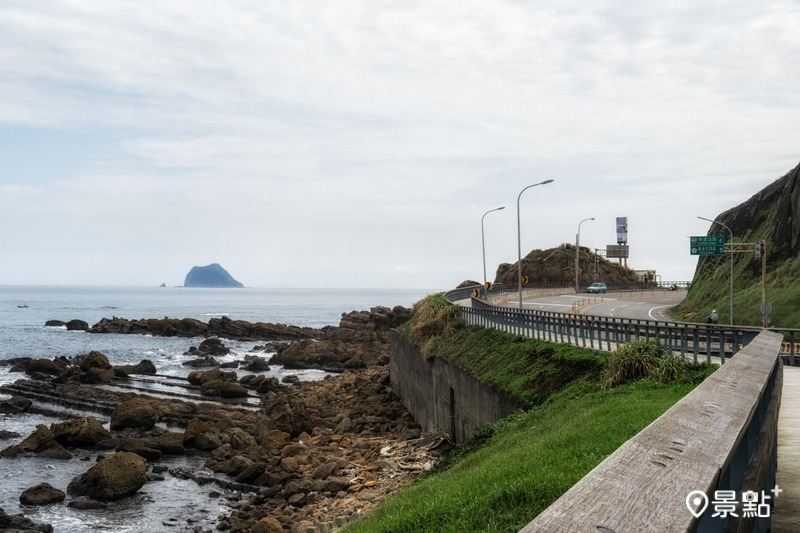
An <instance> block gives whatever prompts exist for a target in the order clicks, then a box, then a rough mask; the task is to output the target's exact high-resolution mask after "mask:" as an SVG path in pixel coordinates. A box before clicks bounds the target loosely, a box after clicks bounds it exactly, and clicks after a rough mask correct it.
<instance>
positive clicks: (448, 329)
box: [409, 293, 464, 357]
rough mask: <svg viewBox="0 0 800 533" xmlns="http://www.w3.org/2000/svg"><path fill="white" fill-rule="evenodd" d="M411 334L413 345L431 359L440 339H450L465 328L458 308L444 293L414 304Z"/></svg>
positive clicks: (430, 296) (432, 295)
mask: <svg viewBox="0 0 800 533" xmlns="http://www.w3.org/2000/svg"><path fill="white" fill-rule="evenodd" d="M413 311H414V315H413V318H412V319H411V323H410V328H409V332H410V335H411V343H412V344H414V345H415V346H417V348H419V350H420V352H421V353H422V355H423V356H425V357H429V356H430V355H431V352H432V350H433V346H434V343H435V341H436V339H437V338H438V337H445V338H446V337H448V336H450V335H452V334H453V333H455V332H456V331H457V330H459V329H460V328H462V327H463V326H464V321H463V320H462V319H461V311H460V310H459V308H458V306H456V305H453V304H452V303H450V302H449V301H448V300H447V298H446V297H445V295H444V293H437V294H431V295H428V296H427V297H425V298H423V299H422V300H420V301H418V302H417V303H415V304H414V308H413Z"/></svg>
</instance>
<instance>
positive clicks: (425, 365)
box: [389, 331, 523, 442]
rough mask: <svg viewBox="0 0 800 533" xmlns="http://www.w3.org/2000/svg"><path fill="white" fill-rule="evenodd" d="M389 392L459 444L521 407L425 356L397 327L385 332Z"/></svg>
mask: <svg viewBox="0 0 800 533" xmlns="http://www.w3.org/2000/svg"><path fill="white" fill-rule="evenodd" d="M390 352H391V362H390V363H389V365H390V366H389V376H390V378H389V379H390V382H391V387H392V391H393V392H394V393H395V394H396V395H397V396H398V397H399V398H400V400H401V401H402V402H403V405H404V406H405V407H406V409H408V410H409V412H410V413H411V414H412V415H413V416H414V418H415V419H416V420H417V421H418V422H419V423H420V425H422V427H423V429H424V430H425V431H427V432H430V433H448V434H449V435H450V436H451V437H452V438H453V440H454V441H455V442H463V441H464V440H466V439H468V438H469V437H470V436H471V435H472V434H473V433H475V432H476V431H477V430H479V429H480V428H482V427H484V426H487V425H489V424H492V423H494V422H497V421H498V420H501V419H503V418H505V417H507V416H508V415H510V414H511V413H513V412H514V411H517V410H519V409H521V408H523V405H522V402H520V401H518V400H516V399H515V398H512V397H511V396H509V395H507V394H504V393H502V392H500V391H498V390H496V389H494V388H492V387H490V386H488V385H486V384H484V383H481V382H480V381H478V380H476V379H475V378H473V377H472V376H470V375H469V374H467V373H466V372H464V371H463V370H461V369H460V368H458V367H456V366H454V365H452V364H450V363H449V362H447V361H444V360H442V359H439V358H436V357H433V358H430V359H425V358H424V357H423V356H422V355H421V354H420V353H419V350H417V349H416V348H415V347H414V346H412V345H411V344H410V343H409V342H408V341H406V340H405V338H403V337H402V336H401V335H400V334H398V333H397V332H396V331H392V332H391V336H390Z"/></svg>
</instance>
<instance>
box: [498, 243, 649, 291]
mask: <svg viewBox="0 0 800 533" xmlns="http://www.w3.org/2000/svg"><path fill="white" fill-rule="evenodd" d="M580 262H581V279H580V283H581V286H584V287H585V286H587V285H589V284H591V283H593V282H594V281H602V282H603V283H605V284H607V285H608V286H610V287H613V286H618V285H629V284H631V283H639V279H638V277H637V276H636V273H635V272H634V271H633V270H631V269H630V268H627V267H624V266H622V265H620V264H619V263H616V262H612V261H608V260H607V259H606V258H605V257H602V256H598V255H596V254H595V253H593V252H592V251H591V250H590V249H589V248H586V247H585V246H581V247H580ZM595 263H596V268H597V276H595ZM518 265H519V263H502V264H501V265H500V266H498V267H497V273H496V274H495V280H494V282H495V283H508V284H514V283H517V279H518V277H519V266H518ZM522 275H523V276H528V279H529V281H530V282H531V283H555V284H560V285H567V286H571V285H574V284H575V245H574V244H562V245H561V246H559V247H558V248H550V249H549V250H533V251H531V252H530V253H529V254H528V255H526V256H525V257H523V258H522Z"/></svg>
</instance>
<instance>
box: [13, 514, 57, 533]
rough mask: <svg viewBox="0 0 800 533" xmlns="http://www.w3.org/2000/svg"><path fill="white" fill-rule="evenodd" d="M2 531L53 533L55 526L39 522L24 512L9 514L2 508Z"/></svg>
mask: <svg viewBox="0 0 800 533" xmlns="http://www.w3.org/2000/svg"><path fill="white" fill-rule="evenodd" d="M0 531H8V532H12V533H13V532H20V533H29V532H34V531H39V532H41V533H53V526H51V525H50V524H38V523H36V522H34V521H33V520H31V519H29V518H26V517H25V516H24V515H23V514H15V515H8V514H6V512H5V511H4V510H3V509H0Z"/></svg>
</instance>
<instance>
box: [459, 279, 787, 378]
mask: <svg viewBox="0 0 800 533" xmlns="http://www.w3.org/2000/svg"><path fill="white" fill-rule="evenodd" d="M559 287H560V288H565V287H564V286H563V285H552V284H542V285H536V286H535V285H526V286H525V287H524V289H525V290H536V289H554V288H559ZM476 290H478V291H479V293H480V295H481V296H485V295H486V291H485V289H484V288H483V287H482V286H480V285H477V286H473V287H464V288H461V289H456V290H454V291H449V292H447V293H446V297H447V298H448V300H449V301H451V302H457V301H460V300H466V299H469V300H471V306H470V307H466V306H462V307H461V316H462V317H463V319H464V321H465V322H466V323H467V324H471V325H477V326H483V327H491V328H495V329H500V330H503V331H507V332H509V333H512V334H515V335H521V336H524V337H529V338H535V339H541V340H546V341H550V342H560V343H567V344H574V345H576V346H581V347H584V348H590V349H594V350H600V351H613V350H614V349H615V348H616V346H617V345H618V344H623V343H628V342H630V341H631V340H633V339H637V338H646V339H659V340H660V341H661V342H662V343H663V344H664V345H665V346H666V347H667V349H669V350H671V351H673V352H675V353H680V354H681V355H682V356H684V357H690V358H693V359H694V361H695V362H698V361H700V360H706V361H711V358H712V357H719V359H720V362H721V363H722V364H724V363H725V360H726V358H727V357H729V356H730V355H732V354H735V353H737V352H738V351H739V350H741V349H742V348H744V347H745V346H747V345H748V344H749V343H750V342H751V341H752V340H753V339H754V338H755V337H756V336H757V335H758V334H759V333H760V332H761V331H763V329H762V328H757V327H751V326H726V325H720V324H698V323H683V322H660V321H654V320H630V319H620V318H607V317H593V316H588V315H579V314H574V313H557V312H549V311H540V310H533V309H514V308H509V307H500V306H496V305H492V304H489V303H486V302H485V301H483V300H481V299H479V298H473V295H474V294H475V291H476ZM630 290H640V289H638V288H636V289H635V288H633V287H631V288H630ZM509 292H515V293H516V292H517V286H508V285H505V286H499V287H498V286H495V287H493V288H492V290H491V291H489V294H488V296H490V297H495V296H501V295H503V294H507V293H509ZM769 331H773V332H776V333H779V334H781V335H783V339H784V342H783V343H782V345H781V354H780V355H781V356H783V357H784V358H785V359H786V362H787V363H788V364H789V365H792V366H795V365H796V364H797V363H800V358H799V357H797V356H798V355H800V352H799V351H798V350H799V349H800V329H789V328H769Z"/></svg>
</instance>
